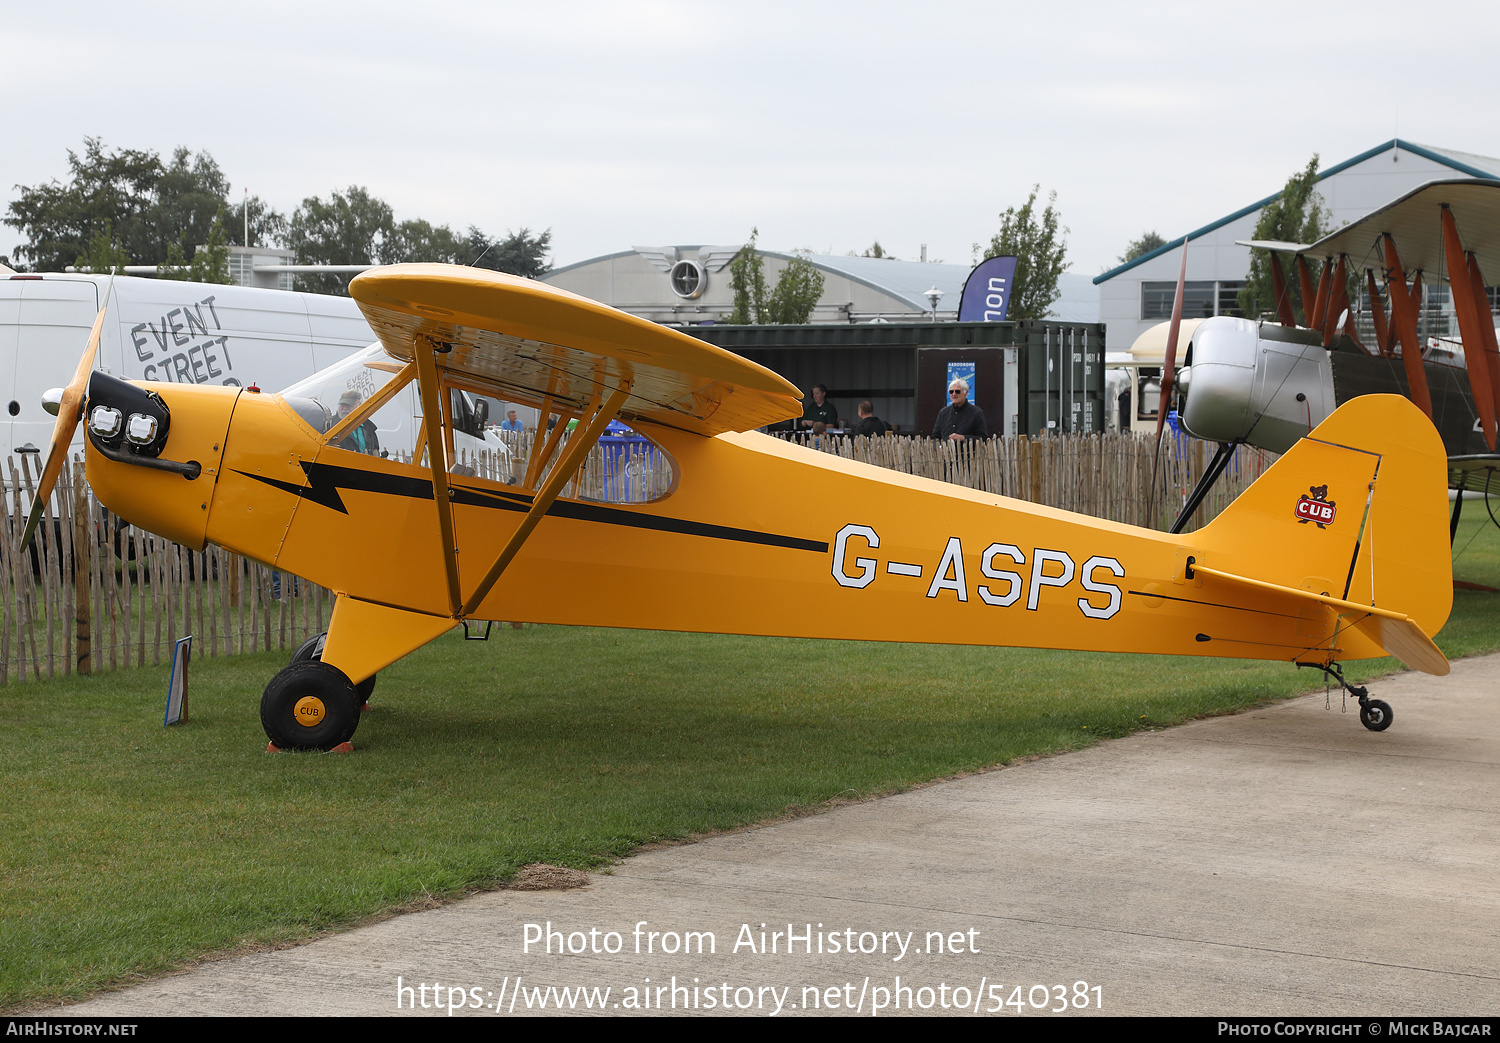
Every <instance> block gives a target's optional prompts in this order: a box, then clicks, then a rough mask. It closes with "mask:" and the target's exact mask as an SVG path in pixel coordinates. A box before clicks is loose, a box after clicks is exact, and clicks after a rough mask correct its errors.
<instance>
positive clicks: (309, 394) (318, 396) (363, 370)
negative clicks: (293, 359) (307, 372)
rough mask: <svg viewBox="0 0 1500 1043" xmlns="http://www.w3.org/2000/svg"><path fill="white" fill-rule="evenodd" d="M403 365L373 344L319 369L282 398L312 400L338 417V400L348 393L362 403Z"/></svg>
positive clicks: (289, 389)
mask: <svg viewBox="0 0 1500 1043" xmlns="http://www.w3.org/2000/svg"><path fill="white" fill-rule="evenodd" d="M402 365H403V364H402V363H401V362H400V361H399V360H397V359H394V358H392V357H391V356H390V355H388V354H387V353H386V350H385V349H384V348H382V347H381V346H380V345H379V344H372V345H371V346H370V347H368V348H365V349H364V350H363V351H356V352H355V353H354V354H353V355H350V356H349V357H347V358H345V359H343V360H342V361H339V362H335V363H334V364H333V365H331V366H329V367H328V368H327V369H320V370H318V371H317V372H316V373H314V374H313V375H312V376H310V377H303V378H302V379H301V380H299V381H297V382H296V383H295V384H292V385H290V386H289V387H287V388H286V389H285V390H284V391H282V392H281V396H282V397H283V398H310V399H312V400H313V401H315V402H321V403H322V404H323V405H324V407H325V408H327V409H328V410H329V411H330V412H331V413H334V414H337V413H338V407H339V400H340V399H341V398H344V397H345V395H346V393H347V392H351V391H352V392H354V393H355V394H357V395H359V401H360V402H363V401H364V400H365V399H367V398H369V397H370V396H371V395H373V394H374V393H375V392H377V391H379V390H380V389H381V388H383V387H385V385H386V383H387V382H388V381H389V380H390V379H391V378H392V377H394V376H395V375H396V374H397V373H399V372H401V369H402ZM346 412H347V410H346Z"/></svg>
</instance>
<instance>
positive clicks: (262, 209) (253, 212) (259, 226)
mask: <svg viewBox="0 0 1500 1043" xmlns="http://www.w3.org/2000/svg"><path fill="white" fill-rule="evenodd" d="M246 210H248V211H249V212H250V221H249V232H250V236H249V242H246V241H245V239H246V237H245V231H246V222H245V211H246ZM287 230H288V226H287V220H286V215H285V214H283V213H281V212H280V211H277V210H273V209H272V208H271V206H270V204H268V203H267V202H266V201H265V200H264V199H262V198H261V197H260V196H246V197H245V198H244V199H242V200H240V201H239V202H238V203H236V204H234V205H233V206H231V207H230V208H229V212H228V213H227V214H226V215H225V217H224V231H225V233H226V234H227V235H228V236H229V241H230V243H232V244H233V245H235V246H250V245H252V244H254V245H256V246H280V245H281V244H282V243H284V242H286V236H287Z"/></svg>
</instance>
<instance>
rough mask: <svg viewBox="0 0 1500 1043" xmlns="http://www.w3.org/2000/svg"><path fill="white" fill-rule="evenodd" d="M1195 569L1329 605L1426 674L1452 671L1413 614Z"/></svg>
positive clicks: (1199, 567)
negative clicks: (1412, 616)
mask: <svg viewBox="0 0 1500 1043" xmlns="http://www.w3.org/2000/svg"><path fill="white" fill-rule="evenodd" d="M1192 571H1193V572H1194V573H1195V574H1196V573H1202V574H1203V575H1205V576H1213V577H1215V578H1216V579H1221V580H1226V581H1227V582H1230V583H1238V584H1241V585H1244V586H1247V587H1255V588H1257V589H1259V590H1270V591H1275V592H1276V593H1279V594H1285V595H1287V596H1288V597H1292V598H1297V599H1300V600H1303V601H1313V602H1318V603H1319V604H1323V605H1327V606H1328V607H1330V608H1332V609H1335V610H1336V611H1337V612H1338V613H1339V614H1340V615H1341V616H1343V617H1344V618H1345V619H1346V620H1348V625H1349V626H1351V627H1353V628H1354V629H1355V630H1358V631H1359V632H1360V633H1361V634H1364V635H1365V637H1367V638H1369V639H1370V640H1371V641H1374V642H1375V643H1376V644H1377V645H1379V646H1380V647H1381V648H1383V649H1385V651H1386V652H1388V653H1390V654H1391V655H1393V656H1395V657H1396V658H1397V659H1399V660H1401V662H1403V663H1405V664H1406V665H1407V666H1409V667H1411V668H1412V669H1413V670H1420V671H1422V672H1423V673H1424V674H1436V675H1437V676H1439V677H1442V676H1444V675H1445V674H1447V673H1448V669H1449V667H1448V657H1447V656H1445V655H1443V652H1442V649H1440V648H1438V646H1437V645H1435V644H1433V642H1432V638H1430V637H1428V636H1427V635H1426V634H1424V633H1423V632H1422V628H1421V627H1419V626H1417V624H1416V622H1415V621H1414V620H1413V619H1412V618H1411V617H1410V616H1407V615H1405V614H1403V613H1401V612H1392V611H1390V610H1389V609H1383V608H1376V607H1375V606H1374V605H1360V604H1357V603H1355V602H1353V601H1345V600H1344V599H1343V598H1336V597H1332V596H1330V595H1327V594H1314V593H1313V592H1312V591H1310V590H1298V589H1297V588H1295V587H1285V586H1282V585H1281V584H1279V583H1267V582H1266V581H1265V580H1259V579H1251V578H1250V577H1248V576H1237V575H1235V574H1234V573H1232V572H1224V571H1223V570H1221V569H1211V568H1209V567H1208V566H1206V565H1196V564H1195V565H1194V566H1192Z"/></svg>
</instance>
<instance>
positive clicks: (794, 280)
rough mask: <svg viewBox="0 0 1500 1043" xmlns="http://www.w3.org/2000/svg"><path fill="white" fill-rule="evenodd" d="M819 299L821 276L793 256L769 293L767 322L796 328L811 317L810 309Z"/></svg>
mask: <svg viewBox="0 0 1500 1043" xmlns="http://www.w3.org/2000/svg"><path fill="white" fill-rule="evenodd" d="M822 297H823V273H822V272H820V271H818V269H817V267H816V266H815V265H814V264H813V263H812V261H810V260H808V259H807V257H806V256H805V255H804V254H794V255H793V256H792V259H791V260H790V261H788V262H787V265H786V267H785V268H783V269H782V270H781V275H780V276H779V277H778V278H777V280H776V288H775V289H773V290H772V291H771V297H770V300H769V302H768V305H767V308H766V313H767V316H766V318H767V321H768V322H784V323H787V324H790V325H800V324H802V323H805V322H807V321H808V320H810V319H811V318H812V313H813V308H815V307H816V306H817V304H818V301H819V300H821V299H822Z"/></svg>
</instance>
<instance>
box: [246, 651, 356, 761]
mask: <svg viewBox="0 0 1500 1043" xmlns="http://www.w3.org/2000/svg"><path fill="white" fill-rule="evenodd" d="M260 723H261V727H263V728H265V730H266V737H267V738H268V739H270V740H271V745H273V746H275V747H276V748H277V749H282V750H331V749H333V748H335V747H337V746H341V745H343V744H344V743H346V742H348V741H349V740H350V739H351V738H353V736H354V730H355V729H356V728H358V727H359V695H358V694H357V693H356V691H355V688H354V685H352V684H350V683H349V678H347V677H345V676H344V673H343V671H342V670H339V669H337V668H335V667H332V666H329V665H328V664H327V663H322V662H317V661H308V662H300V663H293V664H292V665H291V666H289V667H287V668H286V669H285V670H282V671H281V672H280V673H279V674H277V675H276V676H275V677H273V678H271V683H270V684H268V685H266V691H265V694H264V695H262V696H261V699H260Z"/></svg>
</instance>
